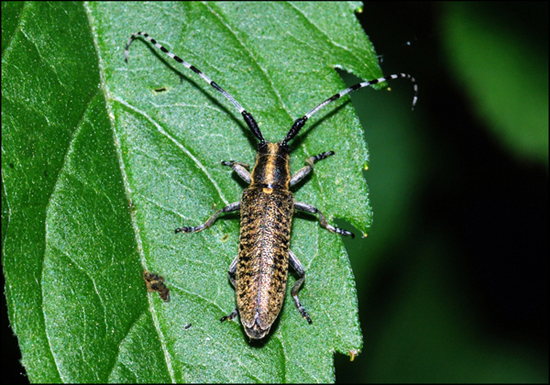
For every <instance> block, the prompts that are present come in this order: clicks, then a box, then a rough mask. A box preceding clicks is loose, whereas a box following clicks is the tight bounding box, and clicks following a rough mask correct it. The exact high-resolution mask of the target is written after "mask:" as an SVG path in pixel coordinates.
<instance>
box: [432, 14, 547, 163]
mask: <svg viewBox="0 0 550 385" xmlns="http://www.w3.org/2000/svg"><path fill="white" fill-rule="evenodd" d="M507 7H515V8H516V9H517V11H520V12H521V11H522V9H523V8H524V5H514V4H509V5H507ZM444 11H445V12H444V13H443V15H444V17H443V18H442V19H441V20H442V28H443V31H444V32H445V33H444V34H443V37H444V38H445V43H446V44H445V48H446V51H447V57H448V61H449V64H450V68H452V69H453V70H454V71H455V73H456V78H457V82H459V83H460V84H463V85H464V87H465V91H466V92H467V93H468V95H469V97H470V99H471V100H472V103H473V105H474V106H475V109H476V110H477V111H478V113H479V115H480V116H481V117H482V118H483V119H484V120H485V121H486V122H487V123H488V126H489V127H490V128H491V130H492V133H493V135H495V137H497V138H498V139H499V140H500V142H501V143H502V144H503V146H505V148H507V149H509V150H510V151H511V152H512V153H513V154H514V155H516V156H517V157H518V158H520V159H526V160H531V161H538V162H541V163H542V164H544V165H546V166H548V40H547V39H545V40H544V41H545V42H546V44H543V45H542V46H541V44H536V42H534V41H533V39H531V38H530V37H529V36H524V35H523V33H524V31H525V28H523V29H520V28H515V29H516V33H512V32H511V31H512V30H513V28H511V27H510V25H511V24H512V25H514V26H515V24H517V23H518V21H519V20H521V17H518V18H517V20H516V18H515V17H514V18H513V19H512V20H506V19H505V18H503V17H502V15H503V14H506V13H503V14H500V13H499V14H498V15H497V14H495V13H494V8H493V7H487V5H485V4H480V3H477V4H474V3H471V4H467V3H452V4H451V3H448V4H446V5H445V7H444ZM514 15H515V13H514ZM535 24H536V23H535ZM536 27H537V28H538V26H536ZM528 29H529V30H531V29H532V30H534V31H536V30H537V29H536V28H535V26H534V25H533V26H529V28H528ZM543 33H544V32H543ZM537 38H538V36H537ZM533 57H536V58H539V57H546V60H545V61H544V60H533ZM504 79H505V80H504Z"/></svg>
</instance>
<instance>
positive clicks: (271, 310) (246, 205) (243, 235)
mask: <svg viewBox="0 0 550 385" xmlns="http://www.w3.org/2000/svg"><path fill="white" fill-rule="evenodd" d="M140 36H141V37H144V38H145V39H147V40H148V41H150V42H151V43H152V44H154V45H155V46H156V47H157V48H158V49H160V50H161V51H162V52H164V53H165V54H166V55H168V56H169V57H171V58H172V59H174V60H175V61H177V62H178V63H180V64H183V65H184V66H185V67H187V68H189V69H190V70H192V71H193V72H195V73H196V74H198V75H199V76H200V77H201V78H202V79H204V80H205V81H206V82H208V83H209V84H210V85H211V86H212V87H213V88H214V89H216V90H217V91H219V92H221V93H222V94H223V96H225V97H226V98H227V99H228V100H229V101H230V102H231V103H232V104H233V105H234V106H235V107H236V108H237V110H238V111H239V113H240V114H241V115H242V116H243V119H244V121H245V122H246V124H247V125H248V127H249V128H250V130H251V131H252V133H253V134H254V135H255V136H256V138H258V140H259V143H258V152H257V156H256V163H255V165H254V167H253V168H252V171H250V167H249V166H248V165H247V164H245V163H240V162H235V161H223V162H222V165H224V166H229V167H231V168H232V169H233V170H234V171H235V172H236V173H237V175H239V176H240V177H241V178H242V179H243V180H244V181H245V182H246V183H248V184H249V187H248V188H246V189H245V190H244V192H243V195H242V197H241V200H240V201H238V202H234V203H231V204H229V205H227V206H226V207H224V208H222V209H220V210H218V211H216V212H215V213H214V214H213V215H212V216H211V217H210V218H209V219H208V220H207V221H206V222H205V223H203V224H202V225H199V226H195V227H180V228H177V229H176V230H175V232H176V233H196V232H198V231H201V230H204V229H206V228H208V227H210V226H212V224H213V223H214V222H215V221H216V219H217V218H218V216H219V215H220V214H222V213H228V212H235V211H240V214H241V226H240V227H241V230H240V238H239V253H238V255H237V257H235V259H234V260H233V262H232V263H231V265H230V266H229V279H230V281H231V283H232V284H233V287H234V288H235V292H236V298H237V308H236V309H235V310H234V311H233V312H231V314H229V315H227V316H225V317H222V319H221V321H225V320H232V319H233V318H235V317H236V316H237V315H238V316H239V317H240V319H241V323H242V325H243V327H244V330H245V332H246V334H247V335H248V336H249V337H250V338H252V339H261V338H264V337H265V336H266V335H267V334H268V333H269V330H270V329H271V325H273V322H275V320H276V318H277V316H278V315H279V313H280V311H281V308H282V306H283V302H284V298H285V292H286V282H287V274H288V265H289V264H290V266H292V268H293V269H294V270H295V271H296V273H297V274H298V280H297V281H296V283H295V284H294V286H293V287H292V289H291V291H290V292H291V295H292V298H293V299H294V303H295V304H296V307H297V308H298V310H299V311H300V314H301V315H302V317H303V318H305V319H306V320H307V322H309V323H311V322H312V321H311V318H310V316H309V314H308V313H307V311H306V310H305V308H304V307H303V306H302V304H301V303H300V300H299V299H298V291H299V290H300V287H301V286H302V284H303V282H304V279H305V270H304V267H303V266H302V264H301V263H300V261H299V260H298V258H297V257H296V255H295V254H294V253H293V252H292V250H290V248H289V243H290V231H291V227H292V217H293V213H294V210H300V211H305V212H308V213H311V214H318V215H319V223H320V225H321V227H323V228H325V229H327V230H329V231H331V232H333V233H336V234H340V235H344V236H351V237H353V236H354V235H353V233H351V232H350V231H347V230H343V229H339V228H337V227H334V226H331V225H330V224H328V223H327V221H326V219H325V216H324V215H323V213H322V212H321V211H319V209H317V208H316V207H315V206H312V205H309V204H306V203H302V202H296V201H295V200H294V195H293V193H292V192H291V191H290V187H292V186H294V185H295V184H296V183H298V182H300V181H301V180H302V179H304V178H305V177H306V176H307V175H308V174H309V173H310V172H311V171H312V170H313V165H314V163H315V162H317V161H319V160H322V159H326V158H327V157H329V156H331V155H334V151H328V152H323V153H321V154H319V155H315V156H312V157H309V158H308V159H306V166H305V167H303V168H301V169H300V170H298V171H297V172H296V173H295V174H294V175H291V174H290V167H289V160H290V157H289V141H290V140H291V139H293V138H294V137H295V136H296V135H297V134H298V133H299V132H300V130H301V128H302V127H303V126H304V124H305V123H306V121H307V120H308V119H309V118H310V117H311V116H312V115H313V114H315V113H316V112H317V111H319V110H320V109H321V108H323V107H324V106H326V105H327V104H329V103H331V102H333V101H335V100H336V99H339V98H340V97H342V96H344V95H346V94H347V93H349V92H352V91H355V90H358V89H360V88H363V87H367V86H370V85H373V84H377V83H380V82H384V81H386V80H392V79H397V78H408V79H410V80H411V81H412V83H413V87H414V93H415V94H414V98H413V108H414V105H415V104H416V100H417V94H418V87H417V85H416V81H415V79H414V78H413V77H412V76H410V75H408V74H403V73H400V74H394V75H390V76H387V77H382V78H378V79H375V80H371V81H368V82H362V83H358V84H356V85H354V86H351V87H349V88H346V89H345V90H343V91H341V92H339V93H337V94H335V95H333V96H332V97H330V98H328V99H327V100H325V101H324V102H322V103H321V104H319V105H317V106H316V107H315V108H313V109H312V110H311V111H309V112H308V113H307V114H305V115H304V116H302V117H301V118H299V119H297V120H296V121H295V122H294V124H293V125H292V127H291V128H290V130H289V131H288V133H287V135H286V137H285V138H284V139H283V140H282V142H280V143H271V142H267V141H266V140H265V139H264V137H263V135H262V132H261V131H260V128H259V127H258V124H257V123H256V121H255V120H254V117H253V116H252V115H251V114H250V113H249V112H247V111H246V110H245V109H244V108H243V107H242V106H241V104H240V103H239V102H237V100H235V99H234V98H233V97H232V96H231V95H230V94H229V93H227V92H226V91H225V90H224V89H222V88H221V87H220V86H219V85H217V84H216V83H215V82H213V81H212V80H211V79H210V78H209V77H208V76H206V75H205V74H204V73H203V72H201V71H200V70H198V69H197V68H196V67H194V66H193V65H191V64H189V63H187V62H186V61H185V60H183V59H181V58H179V57H178V56H176V55H174V54H173V53H172V52H170V51H169V50H167V49H166V48H165V47H163V46H162V45H160V44H159V43H158V42H157V41H156V40H155V39H153V38H152V37H151V36H149V35H148V34H146V33H143V32H137V33H134V34H133V35H132V36H131V37H130V39H129V40H128V43H127V44H126V49H125V51H124V56H125V60H126V62H127V61H128V49H129V47H130V44H131V43H132V41H133V40H134V39H135V38H136V37H140Z"/></svg>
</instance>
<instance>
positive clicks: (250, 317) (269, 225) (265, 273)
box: [235, 187, 294, 338]
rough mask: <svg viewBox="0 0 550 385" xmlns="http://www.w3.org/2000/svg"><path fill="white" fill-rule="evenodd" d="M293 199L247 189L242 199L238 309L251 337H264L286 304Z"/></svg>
mask: <svg viewBox="0 0 550 385" xmlns="http://www.w3.org/2000/svg"><path fill="white" fill-rule="evenodd" d="M293 210H294V197H293V194H292V193H291V192H290V191H288V190H282V189H269V188H262V187H252V188H248V189H246V190H245V191H244V192H243V195H242V200H241V235H240V242H239V243H240V245H239V261H238V264H237V280H236V281H237V287H236V288H235V290H236V293H237V308H238V309H239V316H240V318H241V322H242V324H243V326H244V328H245V331H246V334H248V336H249V337H251V338H262V337H263V336H264V335H266V334H267V333H268V332H269V329H270V327H271V325H272V324H273V322H274V321H275V319H276V318H277V316H278V315H279V312H280V311H281V307H282V305H283V301H284V298H285V289H286V280H287V272H288V252H289V242H290V230H291V227H292V213H293Z"/></svg>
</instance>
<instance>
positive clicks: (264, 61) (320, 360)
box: [2, 3, 381, 382]
mask: <svg viewBox="0 0 550 385" xmlns="http://www.w3.org/2000/svg"><path fill="white" fill-rule="evenodd" d="M2 7H3V8H2V11H3V12H2V25H3V36H2V39H3V40H2V106H3V109H2V122H3V138H2V139H3V141H2V151H3V156H2V177H3V186H2V187H3V189H2V208H3V218H2V229H3V233H2V236H3V250H2V251H3V255H2V261H3V266H4V274H5V277H6V296H7V299H8V310H9V316H10V323H11V326H12V328H13V330H14V332H15V333H16V335H17V337H18V339H19V344H20V347H21V351H22V355H23V364H24V366H25V368H26V370H27V373H28V375H29V378H30V380H31V381H33V382H58V381H63V382H165V381H176V382H253V381H254V382H330V381H333V380H334V369H333V354H334V352H335V351H337V352H340V353H344V354H350V352H352V351H360V350H361V347H362V336H361V331H360V327H359V320H358V316H357V298H356V292H355V283H354V278H353V273H352V271H351V268H350V266H349V261H348V258H347V254H346V252H345V249H344V247H343V244H342V240H341V239H340V237H339V236H336V235H334V234H332V233H329V232H328V231H326V230H324V229H321V228H320V227H319V225H318V221H317V218H316V217H314V216H309V215H303V214H297V215H296V216H295V220H294V227H293V233H292V240H291V247H292V249H293V251H294V252H295V254H296V255H297V256H298V258H299V259H300V260H301V261H302V263H303V265H304V266H305V268H306V284H305V286H304V288H303V289H302V290H301V292H300V297H301V300H302V302H303V303H304V305H305V306H306V307H307V309H308V311H309V313H310V315H311V317H312V319H313V324H312V325H309V324H308V323H307V322H305V320H303V319H302V318H301V316H300V314H299V313H298V311H297V310H296V308H295V306H294V305H293V303H292V301H291V300H290V298H288V297H289V295H288V293H287V299H286V304H285V306H284V308H283V311H282V312H281V315H280V317H279V319H278V321H277V322H276V323H275V324H274V326H273V328H272V333H271V334H270V335H269V337H268V338H266V339H265V340H263V341H261V342H252V343H251V342H249V341H248V339H247V338H246V336H245V334H244V332H243V330H242V328H241V326H240V323H239V322H238V321H237V322H226V323H220V322H219V319H220V317H222V316H223V315H226V314H228V313H229V312H231V311H232V310H233V308H234V306H235V299H234V295H235V294H234V290H233V288H232V287H231V285H230V283H229V280H228V276H227V268H228V267H229V264H230V263H231V261H232V260H233V258H234V257H235V255H236V254H237V248H238V215H235V214H233V215H225V216H224V217H223V218H220V219H218V221H217V222H216V223H215V224H214V225H213V226H212V227H211V228H210V229H207V230H205V231H203V232H200V233H197V234H178V235H175V234H174V232H173V229H174V228H176V227H180V226H183V225H198V224H200V223H202V222H204V221H205V220H206V219H207V218H208V217H209V215H211V213H212V212H213V210H215V209H218V208H221V207H223V206H225V205H227V204H228V203H231V202H234V201H238V200H239V198H240V194H241V192H242V190H243V188H244V187H245V186H244V183H242V182H241V181H240V180H239V178H238V177H237V176H235V175H234V174H233V173H232V172H231V170H230V169H229V168H227V167H223V166H222V165H221V164H220V162H221V161H222V160H230V159H233V160H238V161H241V162H245V163H249V164H252V163H253V162H254V157H255V140H254V138H253V136H252V135H251V133H250V132H249V131H248V129H247V127H246V125H245V124H244V122H243V121H242V119H241V117H240V114H239V113H238V112H237V111H236V110H235V109H234V108H233V106H232V105H231V104H230V103H228V102H227V100H225V98H223V96H222V95H221V94H219V93H218V92H217V91H215V90H214V89H212V88H211V87H210V86H209V85H208V84H206V83H205V82H204V81H203V80H202V79H201V78H200V77H198V76H196V74H194V73H193V72H192V71H189V70H188V69H186V68H185V67H183V66H181V65H179V64H177V63H175V62H174V61H173V60H171V59H170V58H167V57H166V56H164V55H163V54H162V53H159V52H158V51H157V50H156V49H155V48H154V47H152V46H151V44H150V43H148V42H146V41H144V40H138V41H135V42H134V43H133V44H132V47H131V50H130V55H129V63H128V64H126V63H125V62H124V45H125V43H126V41H127V39H128V38H129V37H130V35H131V34H132V33H134V32H137V31H144V32H148V33H149V34H150V35H152V36H153V37H154V38H156V39H157V40H158V41H159V42H161V44H163V45H165V46H166V47H167V48H168V49H170V50H172V51H173V52H174V53H176V54H178V55H179V56H181V57H183V58H184V59H185V60H187V61H188V62H190V63H192V64H193V65H195V66H196V67H197V68H199V69H201V70H202V71H203V72H205V73H206V74H207V75H208V76H210V77H211V78H212V79H213V80H214V81H216V82H217V83H218V84H219V85H220V86H222V87H223V88H224V89H226V90H227V91H228V92H229V93H231V95H233V96H234V97H235V98H236V99H237V100H238V101H239V102H240V103H241V104H242V105H243V106H244V107H245V108H246V109H247V110H248V111H249V112H250V113H252V114H253V115H254V117H255V118H256V120H257V121H258V123H259V125H260V128H261V129H262V132H263V134H264V136H265V137H266V139H268V140H273V141H276V140H281V139H282V138H283V136H284V135H285V134H286V132H287V131H288V130H289V129H290V127H291V125H292V122H293V121H294V120H295V119H296V118H298V117H300V116H302V115H303V114H304V113H306V112H307V111H309V110H310V109H311V108H313V107H314V106H315V105H317V104H318V103H320V102H321V101H323V100H324V99H326V98H327V97H329V96H331V95H333V94H334V93H336V92H338V91H340V90H341V89H343V88H344V85H343V83H342V81H341V80H340V78H339V76H338V75H337V73H336V71H335V70H334V68H335V67H340V68H344V69H346V70H348V71H350V72H353V73H354V74H356V75H357V76H360V77H362V78H365V79H372V78H376V77H379V76H380V75H381V73H380V70H379V68H378V65H377V62H376V57H375V55H374V51H373V49H372V46H371V44H370V43H369V42H368V40H367V38H366V36H365V34H364V32H363V31H362V29H361V27H360V26H359V24H358V22H357V20H356V19H355V16H354V14H353V12H354V10H356V9H357V8H358V7H359V5H358V4H357V3H297V4H291V3H206V4H204V3H168V4H158V3H151V4H143V3H89V4H85V5H83V4H69V3H25V4H24V5H23V6H18V5H16V4H14V5H11V4H10V5H4V4H3V6H2ZM5 21H6V23H5ZM4 26H6V29H5V30H4ZM8 27H9V28H8ZM291 144H292V145H293V151H292V153H291V160H292V166H291V167H292V169H293V170H297V169H298V168H300V167H302V166H303V164H304V163H303V162H304V160H305V158H306V157H308V156H311V155H315V154H318V153H320V152H323V151H328V150H334V151H335V152H336V155H335V156H333V157H331V158H329V159H327V160H324V161H322V162H319V163H318V164H317V165H316V167H315V171H314V173H313V175H312V176H311V177H309V178H308V179H307V181H305V183H301V184H300V186H298V187H299V188H298V189H296V190H295V193H296V199H297V200H299V201H302V202H306V203H309V204H313V205H315V206H317V207H318V208H319V209H320V210H322V211H323V212H324V213H325V215H326V216H327V218H328V219H329V221H332V220H333V219H334V218H336V217H338V218H342V219H345V220H347V221H349V222H350V223H352V224H353V225H354V226H355V227H356V228H357V229H358V230H359V231H360V232H362V233H366V232H367V231H368V229H369V226H370V223H371V209H370V205H369V202H368V191H367V187H366V184H365V181H364V179H363V177H362V175H361V170H362V168H363V167H364V166H365V165H366V164H367V161H368V154H367V150H366V146H365V143H364V141H363V139H362V132H361V127H360V125H359V123H358V120H357V118H356V117H355V115H354V112H353V107H352V105H351V103H349V100H348V99H347V98H343V99H342V100H339V101H337V102H335V103H332V104H331V105H330V106H329V107H326V108H325V109H323V110H321V111H320V112H319V113H318V114H317V115H315V116H314V117H313V118H312V119H310V121H308V123H307V125H306V127H305V128H304V130H303V131H302V132H301V133H300V135H299V136H298V137H297V138H296V139H294V141H293V142H292V143H291ZM144 270H148V271H152V272H155V273H158V274H160V275H162V276H164V277H165V278H166V284H167V286H168V287H169V288H170V290H171V302H168V303H164V302H162V301H161V299H160V298H159V296H158V294H157V293H154V292H153V293H149V294H147V291H146V288H145V284H144V282H143V280H142V278H141V277H142V273H143V271H144ZM293 282H294V276H292V277H291V278H290V280H289V284H293ZM189 324H190V325H191V326H190V327H188V328H186V326H188V325H189Z"/></svg>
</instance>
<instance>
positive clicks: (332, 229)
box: [294, 202, 355, 238]
mask: <svg viewBox="0 0 550 385" xmlns="http://www.w3.org/2000/svg"><path fill="white" fill-rule="evenodd" d="M294 208H295V209H296V210H300V211H305V212H307V213H311V214H319V223H320V225H321V227H323V228H325V229H327V230H328V231H330V232H332V233H336V234H340V235H351V237H352V238H355V234H353V233H352V232H351V231H347V230H344V229H339V228H338V227H334V226H331V225H329V224H328V223H327V220H326V219H325V216H324V215H323V213H322V212H321V211H320V210H319V209H318V208H317V207H315V206H312V205H308V204H307V203H302V202H294Z"/></svg>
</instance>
